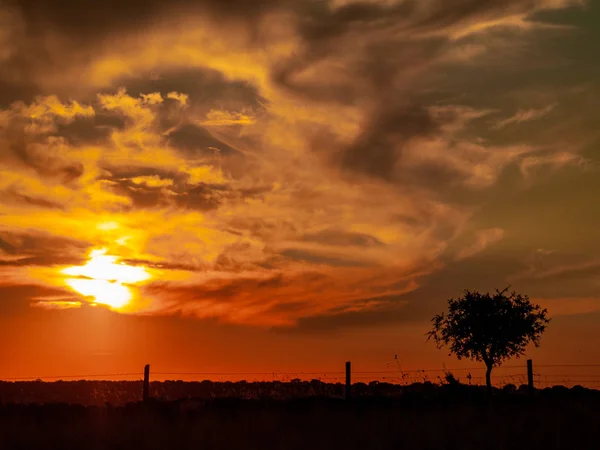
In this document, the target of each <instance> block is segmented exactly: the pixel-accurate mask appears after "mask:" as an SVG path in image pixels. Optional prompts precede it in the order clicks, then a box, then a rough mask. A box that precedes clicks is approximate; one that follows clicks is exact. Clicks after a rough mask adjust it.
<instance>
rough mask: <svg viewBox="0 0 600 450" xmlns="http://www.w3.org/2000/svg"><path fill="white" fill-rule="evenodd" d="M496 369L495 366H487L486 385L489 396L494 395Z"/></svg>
mask: <svg viewBox="0 0 600 450" xmlns="http://www.w3.org/2000/svg"><path fill="white" fill-rule="evenodd" d="M493 368H494V365H493V364H489V363H488V364H486V371H485V384H486V386H487V391H488V394H491V393H492V369H493Z"/></svg>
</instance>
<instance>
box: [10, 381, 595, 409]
mask: <svg viewBox="0 0 600 450" xmlns="http://www.w3.org/2000/svg"><path fill="white" fill-rule="evenodd" d="M344 388H345V387H344V385H343V384H341V383H324V382H322V381H319V380H312V381H300V380H297V381H292V382H280V381H272V382H244V381H242V382H212V381H201V382H184V381H164V382H158V381H155V382H152V383H151V384H150V396H151V397H153V398H158V399H162V400H167V401H169V400H177V399H182V398H197V399H213V398H241V399H282V400H285V399H295V398H305V397H331V398H342V397H343V396H344V393H345V390H344ZM352 391H353V396H354V397H358V398H361V397H402V398H409V397H411V396H413V397H414V396H418V397H419V398H421V397H422V398H429V397H439V396H445V397H447V396H457V395H458V396H460V397H461V398H464V397H469V396H471V397H475V396H479V395H481V394H482V393H483V387H481V386H468V385H464V384H459V383H457V382H453V383H450V384H442V385H438V384H434V383H431V382H424V383H414V384H411V385H407V386H404V385H398V384H391V383H379V382H371V383H369V384H365V383H355V384H354V385H353V387H352ZM496 391H497V392H504V393H513V394H514V395H517V396H523V395H526V394H527V388H526V386H520V387H519V388H517V387H516V386H513V385H508V386H505V387H504V388H503V389H502V390H498V389H497V390H496ZM562 391H565V392H570V393H581V392H586V393H588V394H586V395H593V393H596V392H600V391H591V390H587V389H585V388H582V387H580V386H579V387H574V388H571V389H567V388H565V387H562V386H557V387H555V388H550V389H545V390H542V391H540V392H542V393H544V392H562ZM141 397H142V382H141V381H56V382H42V381H32V382H0V403H59V402H64V403H70V404H81V405H105V404H107V403H108V404H111V405H113V406H118V405H123V404H126V403H130V402H137V401H139V400H140V399H141Z"/></svg>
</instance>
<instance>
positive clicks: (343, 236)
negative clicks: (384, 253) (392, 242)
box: [300, 229, 384, 247]
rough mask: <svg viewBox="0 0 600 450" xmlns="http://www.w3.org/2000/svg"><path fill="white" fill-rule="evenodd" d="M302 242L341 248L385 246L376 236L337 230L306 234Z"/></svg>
mask: <svg viewBox="0 0 600 450" xmlns="http://www.w3.org/2000/svg"><path fill="white" fill-rule="evenodd" d="M300 240H302V241H306V242H317V243H320V244H325V245H333V246H340V247H346V246H353V247H354V246H356V247H377V246H380V245H384V244H383V243H382V242H381V241H380V240H379V239H377V238H376V237H374V236H369V235H368V234H364V233H351V232H347V231H344V230H335V229H329V230H323V231H319V232H316V233H306V234H304V235H303V236H302V237H301V238H300Z"/></svg>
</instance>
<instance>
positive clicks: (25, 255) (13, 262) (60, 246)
mask: <svg viewBox="0 0 600 450" xmlns="http://www.w3.org/2000/svg"><path fill="white" fill-rule="evenodd" d="M88 246H89V244H87V243H86V242H81V241H78V240H75V239H69V238H66V237H62V236H53V235H51V234H48V233H36V234H25V233H11V232H6V231H0V261H2V262H1V264H2V265H5V266H29V265H35V266H53V265H63V264H71V265H75V264H80V263H81V262H82V261H83V259H84V258H83V255H82V254H83V253H84V251H85V250H86V249H87V248H88ZM3 255H4V258H3Z"/></svg>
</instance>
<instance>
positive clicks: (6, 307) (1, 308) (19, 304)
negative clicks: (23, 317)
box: [0, 284, 73, 316]
mask: <svg viewBox="0 0 600 450" xmlns="http://www.w3.org/2000/svg"><path fill="white" fill-rule="evenodd" d="M43 297H53V298H63V299H73V295H72V292H69V291H67V290H63V289H59V288H54V287H47V286H41V285H35V284H21V285H13V284H0V298H1V299H2V301H1V302H0V316H10V315H15V314H19V313H21V314H27V313H29V314H30V311H31V306H30V305H31V303H32V302H33V301H35V300H37V299H38V298H43Z"/></svg>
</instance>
